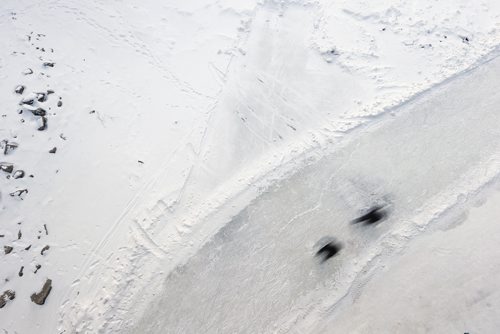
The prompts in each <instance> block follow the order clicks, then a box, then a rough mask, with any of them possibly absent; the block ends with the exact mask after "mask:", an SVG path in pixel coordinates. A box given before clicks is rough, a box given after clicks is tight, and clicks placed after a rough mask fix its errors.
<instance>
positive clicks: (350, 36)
mask: <svg viewBox="0 0 500 334" xmlns="http://www.w3.org/2000/svg"><path fill="white" fill-rule="evenodd" d="M499 13H500V8H499V3H498V2H497V1H493V0H491V1H476V2H474V3H473V4H471V3H469V2H465V1H464V2H462V3H457V2H456V1H441V2H440V3H439V4H436V3H435V2H427V1H423V2H419V3H418V4H414V2H411V1H406V0H401V1H391V2H390V3H388V2H386V1H359V2H352V1H344V2H335V3H332V2H331V1H326V0H325V1H258V2H251V1H246V0H244V1H234V0H231V1H215V2H214V1H208V0H207V1H182V2H179V1H160V0H146V1H137V0H129V1H124V2H110V1H99V0H93V1H76V0H67V1H57V0H51V1H45V2H39V1H33V0H30V1H28V0H4V1H2V3H1V5H0V37H1V38H0V46H1V47H0V79H1V80H0V97H1V99H2V103H3V104H2V108H4V109H3V110H4V111H2V117H1V118H0V135H1V138H0V140H3V139H6V140H8V141H9V142H16V143H18V144H19V146H18V148H17V149H16V150H15V151H12V152H11V153H9V155H6V156H5V157H4V159H2V162H3V161H5V162H8V163H13V164H14V167H15V169H22V170H24V171H26V175H27V176H26V177H25V178H23V179H13V178H11V179H6V178H0V191H1V196H2V197H1V199H0V201H1V202H0V206H1V211H0V235H3V236H4V237H2V238H0V247H3V246H8V247H13V250H12V252H11V253H9V254H2V255H1V260H2V266H1V267H0V293H2V292H3V291H4V290H7V289H12V290H15V291H16V299H15V300H13V301H11V302H9V303H8V304H7V305H6V306H5V307H4V308H2V309H1V310H0V328H1V329H5V330H7V331H9V332H11V331H18V332H19V333H31V332H33V330H37V331H39V332H42V333H45V332H47V333H53V332H55V331H56V330H55V328H56V327H57V324H58V322H60V324H59V326H60V328H61V330H66V332H72V331H74V332H78V331H80V332H85V331H87V332H95V331H97V329H98V328H99V329H101V330H102V331H103V332H111V331H112V330H113V329H116V331H117V332H120V330H121V328H122V324H123V320H124V318H123V317H124V315H125V314H127V312H129V311H131V310H132V311H134V310H136V308H135V307H139V306H138V305H137V304H144V305H147V303H136V305H134V304H131V302H136V301H137V295H136V294H135V293H136V292H138V291H141V289H144V290H146V291H149V290H153V288H155V287H161V285H158V286H155V285H154V283H156V282H160V281H162V280H163V278H164V276H165V275H167V274H168V271H169V270H170V269H172V268H174V267H175V266H176V265H177V264H178V263H182V262H184V261H185V259H186V258H187V256H188V255H192V254H194V253H195V252H196V250H197V249H198V247H199V246H200V245H202V244H203V242H204V241H206V240H208V239H210V237H211V235H212V234H213V233H214V232H215V231H217V229H218V228H219V227H220V226H222V225H223V224H224V223H226V222H228V220H227V219H221V220H219V221H217V224H213V226H212V225H207V224H205V223H206V222H209V221H211V222H213V221H214V220H206V219H204V218H205V217H207V216H209V215H210V214H213V213H214V212H215V213H219V211H218V208H219V207H221V206H223V207H226V208H227V207H228V206H230V205H228V204H227V202H228V200H229V199H234V198H241V197H238V196H236V195H238V194H240V193H242V192H244V193H245V195H248V196H246V197H243V199H242V200H241V201H240V202H231V205H234V206H235V207H234V210H233V212H237V211H238V210H239V209H241V208H242V207H243V206H244V205H246V204H247V201H248V200H249V199H252V198H253V197H255V196H256V194H258V193H259V189H258V188H256V187H255V186H256V185H257V184H264V185H265V184H266V182H264V181H266V178H268V176H269V174H268V173H269V171H273V170H274V171H276V170H280V166H281V164H282V163H284V162H287V161H290V160H292V159H293V158H294V157H297V156H300V155H301V153H303V152H304V151H308V150H309V151H311V150H314V149H315V148H318V147H321V146H322V145H323V144H324V143H327V142H335V141H336V140H338V139H339V138H341V137H343V136H345V135H346V133H348V131H349V130H350V129H352V128H354V127H355V126H356V125H359V124H361V123H365V122H369V121H370V120H371V119H372V117H373V116H374V115H377V114H379V113H381V112H382V111H383V110H384V109H385V108H387V107H389V106H391V105H394V104H398V103H399V102H401V101H404V100H405V99H406V98H408V97H409V96H411V95H413V94H415V93H418V92H420V91H422V90H424V89H427V88H430V87H432V86H433V85H434V84H436V83H438V82H440V81H442V80H443V79H445V78H447V77H449V76H450V75H452V74H455V73H457V72H459V71H461V70H463V69H465V68H467V67H469V66H470V65H472V64H475V63H476V62H477V61H481V60H480V59H482V58H481V57H482V56H484V55H485V54H487V53H488V52H490V51H491V50H492V49H493V48H494V47H495V46H496V45H497V44H498V43H500V31H499V30H498V29H499V27H498V22H499V19H498V18H499ZM44 62H55V66H54V67H46V66H44V65H43V63H44ZM27 68H31V69H32V70H33V71H34V73H33V74H29V75H24V74H23V72H24V71H25V70H26V69H27ZM24 73H26V72H24ZM42 73H43V74H42ZM19 84H22V85H25V86H26V91H25V92H24V93H23V94H22V95H18V94H15V93H14V92H13V91H14V89H15V87H16V86H17V85H19ZM48 90H54V91H55V93H54V94H52V95H50V96H49V97H48V100H47V101H45V102H39V101H37V102H36V105H37V106H39V107H43V108H45V109H47V110H48V128H47V129H46V131H44V132H39V131H37V128H38V127H39V126H40V124H39V123H40V122H41V119H40V118H39V117H38V116H37V117H34V116H33V115H32V114H31V112H30V111H29V110H28V111H25V112H23V114H21V115H20V114H18V111H19V109H20V106H19V102H20V101H21V99H23V98H25V97H27V95H28V94H30V93H32V92H47V91H48ZM59 97H61V98H62V106H61V107H57V102H58V100H59ZM49 108H50V109H49ZM54 147H57V151H56V153H55V154H51V153H49V150H51V149H53V148H54ZM318 152H321V151H318ZM297 164H300V163H297ZM291 166H292V169H293V166H294V165H293V164H292V165H291ZM0 173H4V172H0ZM280 173H281V172H277V173H276V174H275V175H274V176H276V175H280ZM9 175H10V174H9V173H8V174H6V175H5V176H9ZM29 175H33V176H34V177H33V178H29ZM260 180H263V182H261V183H258V182H257V181H260ZM252 186H254V188H253V187H252ZM24 188H26V189H28V190H29V193H28V194H24V195H23V198H24V200H20V199H19V198H15V197H11V196H10V195H9V194H10V193H11V192H14V191H15V190H19V189H24ZM18 223H21V225H19V224H18ZM44 225H46V226H47V227H48V232H45V230H44ZM20 230H21V232H22V237H21V238H18V232H19V231H20ZM38 237H40V239H38ZM29 245H32V248H30V249H28V250H26V248H27V247H29ZM46 245H48V246H50V249H49V251H48V252H45V253H44V255H42V254H40V252H41V249H42V248H43V247H44V246H46ZM0 249H2V248H0ZM160 264H161V266H162V267H161V269H158V267H157V265H160ZM36 265H42V267H41V269H40V270H39V271H37V273H36V274H35V273H34V272H35V271H36ZM21 267H24V275H23V276H19V271H20V268H21ZM150 268H154V270H155V271H149V270H148V269H150ZM152 275H157V276H158V278H157V280H156V281H155V280H153V278H152V277H151V276H152ZM47 278H49V279H52V282H53V289H52V292H51V294H50V296H49V298H48V299H47V301H46V303H45V305H44V306H38V305H35V304H33V303H32V302H31V301H30V295H31V294H32V293H33V292H36V291H39V289H40V288H41V286H42V284H43V282H44V281H45V280H46V279H47ZM6 279H8V281H6ZM144 290H142V291H143V292H144ZM59 310H61V314H58V311H59Z"/></svg>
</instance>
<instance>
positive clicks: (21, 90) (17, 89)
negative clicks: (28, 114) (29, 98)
mask: <svg viewBox="0 0 500 334" xmlns="http://www.w3.org/2000/svg"><path fill="white" fill-rule="evenodd" d="M25 88H26V87H24V86H23V85H19V86H17V87H16V89H14V92H15V93H16V94H20V95H21V94H22V93H23V92H24V89H25Z"/></svg>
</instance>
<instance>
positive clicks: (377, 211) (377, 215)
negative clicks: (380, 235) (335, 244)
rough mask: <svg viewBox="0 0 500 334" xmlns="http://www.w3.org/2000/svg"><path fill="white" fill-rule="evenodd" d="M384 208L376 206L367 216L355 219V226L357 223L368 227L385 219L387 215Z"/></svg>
mask: <svg viewBox="0 0 500 334" xmlns="http://www.w3.org/2000/svg"><path fill="white" fill-rule="evenodd" d="M383 208H384V207H383V206H374V207H373V208H371V209H370V211H368V213H367V214H365V215H362V216H361V217H359V218H356V219H354V220H353V221H352V222H353V224H357V223H365V224H366V225H371V224H374V223H376V222H378V221H380V220H382V219H384V218H385V217H386V216H387V213H386V212H385V211H384V210H382V209H383Z"/></svg>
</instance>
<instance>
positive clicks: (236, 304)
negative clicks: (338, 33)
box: [132, 58, 500, 333]
mask: <svg viewBox="0 0 500 334" xmlns="http://www.w3.org/2000/svg"><path fill="white" fill-rule="evenodd" d="M498 78H500V59H499V58H496V59H494V60H493V61H491V62H490V63H488V64H485V65H483V66H482V67H480V68H479V69H477V70H474V71H472V72H470V73H467V74H465V75H463V76H461V77H459V78H456V79H455V80H453V81H451V82H448V83H446V84H444V85H442V86H440V87H439V88H437V89H435V90H434V91H432V92H430V93H428V94H424V95H422V96H420V97H419V98H417V99H415V100H414V101H411V102H409V103H408V104H406V105H405V106H403V107H401V108H400V110H398V111H397V115H396V116H392V115H389V114H388V115H386V116H385V117H381V118H380V121H378V122H377V121H376V122H375V124H374V125H372V126H370V127H366V128H362V129H360V130H359V133H358V134H357V135H355V136H353V137H352V139H350V140H349V141H348V142H346V143H344V146H343V147H341V148H339V149H338V150H337V151H336V152H334V153H333V154H331V155H330V156H326V157H324V158H323V159H321V160H320V161H319V162H317V163H315V164H312V165H310V166H308V167H306V168H304V169H303V170H301V171H299V172H297V173H296V174H295V175H293V176H292V177H291V178H289V179H287V180H284V181H282V182H280V183H279V184H278V185H276V186H275V187H273V188H272V189H269V191H268V192H266V193H265V194H263V195H262V196H260V197H259V198H257V199H256V200H255V201H254V202H252V203H251V204H250V205H248V206H247V207H246V208H245V209H244V210H243V211H241V212H240V213H239V214H238V215H237V216H236V217H234V218H233V219H232V220H231V221H230V222H229V223H228V224H227V225H225V226H224V227H223V228H222V229H221V230H220V231H219V232H218V233H217V234H216V235H215V236H214V237H213V239H212V240H211V241H210V242H209V243H208V244H206V245H205V246H204V247H203V248H202V249H201V250H200V251H199V252H198V253H197V254H196V255H195V256H193V257H192V258H191V259H190V260H189V262H188V263H187V264H185V265H183V266H181V267H179V268H178V269H177V270H175V271H174V272H172V273H171V274H170V275H169V276H168V278H167V279H166V281H165V283H164V288H163V293H162V295H161V296H158V298H157V300H155V301H154V302H152V303H151V305H150V307H148V310H147V312H146V314H145V315H144V317H143V319H142V320H141V321H140V322H139V323H138V324H137V326H136V327H135V328H134V330H133V331H132V332H136V333H138V332H148V333H165V332H169V333H210V332H213V333H215V332H217V333H233V332H238V333H264V332H273V331H276V332H287V331H289V330H291V329H292V328H293V325H294V324H295V323H297V322H298V319H300V318H301V317H304V316H305V315H307V313H308V312H309V311H310V310H311V309H314V308H315V307H316V306H317V305H318V304H319V303H321V302H322V301H323V299H324V298H326V297H328V300H333V304H335V302H337V301H338V300H339V299H340V298H341V297H342V296H343V295H344V294H345V293H346V291H347V289H348V288H349V285H350V284H351V283H352V282H353V280H354V279H355V277H356V275H358V273H359V272H361V271H362V270H363V269H364V268H365V264H366V263H370V261H372V260H373V258H374V257H376V256H377V255H378V254H381V253H382V252H384V251H385V250H390V249H394V248H396V249H397V248H401V247H403V246H404V245H405V243H406V241H407V239H408V238H412V237H414V236H415V235H417V234H418V231H419V230H420V229H423V228H424V227H425V226H426V225H427V224H428V223H429V221H430V218H432V217H425V216H422V215H420V216H419V214H420V213H421V212H422V210H423V208H427V209H428V207H429V206H432V207H433V209H434V210H432V211H433V212H434V213H439V212H441V211H443V210H445V209H446V208H447V207H450V206H452V205H453V204H454V203H455V202H456V201H457V194H460V193H461V192H465V193H467V192H468V191H473V190H475V189H476V188H477V187H478V186H481V184H480V183H479V184H474V183H468V182H467V180H466V179H465V178H464V177H465V176H467V177H470V176H472V175H475V176H476V177H475V181H477V182H485V180H486V181H487V180H489V178H491V177H492V176H494V175H496V174H497V173H498V171H499V165H498V160H495V159H498V157H499V153H500V128H499V126H498V125H499V124H500V113H499V106H500V92H499V91H498V89H497V85H496V84H495V83H499V79H498ZM391 118H393V119H391ZM468 187H469V188H468ZM374 203H384V204H387V205H389V206H390V209H391V212H390V216H389V218H388V219H387V220H386V221H384V222H382V223H381V224H379V225H377V226H361V225H355V226H353V225H351V224H349V222H350V220H352V219H353V218H355V217H357V216H358V215H359V213H360V212H361V211H362V210H366V209H367V208H369V207H370V206H371V205H372V204H374ZM405 230H411V232H410V234H409V235H407V237H406V238H401V240H399V239H398V238H397V237H395V235H396V233H395V232H396V231H405ZM325 235H333V236H335V237H336V238H337V239H338V240H340V241H341V242H343V243H344V244H345V247H344V249H342V251H341V252H340V253H339V255H338V256H336V257H334V258H333V259H332V260H330V261H328V262H326V263H325V264H324V265H319V263H318V262H317V261H315V259H314V249H313V246H314V244H315V243H316V242H317V241H318V240H319V239H320V238H322V237H324V236H325ZM336 299H337V300H336ZM306 301H307V302H306Z"/></svg>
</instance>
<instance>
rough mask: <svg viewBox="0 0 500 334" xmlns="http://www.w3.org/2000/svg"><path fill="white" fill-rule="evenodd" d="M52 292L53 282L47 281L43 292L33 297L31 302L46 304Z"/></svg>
mask: <svg viewBox="0 0 500 334" xmlns="http://www.w3.org/2000/svg"><path fill="white" fill-rule="evenodd" d="M51 290H52V280H51V279H47V280H46V281H45V283H44V284H43V287H42V291H40V292H38V293H34V294H32V295H31V301H32V302H33V303H35V304H37V305H43V304H45V300H46V299H47V297H48V295H49V293H50V291H51Z"/></svg>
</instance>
